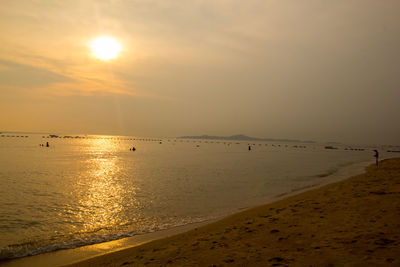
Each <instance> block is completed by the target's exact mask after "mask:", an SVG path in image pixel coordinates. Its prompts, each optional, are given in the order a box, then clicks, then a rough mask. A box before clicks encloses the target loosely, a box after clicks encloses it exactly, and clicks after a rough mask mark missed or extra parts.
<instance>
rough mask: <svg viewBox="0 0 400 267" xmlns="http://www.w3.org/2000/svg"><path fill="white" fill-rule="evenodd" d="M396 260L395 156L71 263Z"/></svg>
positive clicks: (398, 189)
mask: <svg viewBox="0 0 400 267" xmlns="http://www.w3.org/2000/svg"><path fill="white" fill-rule="evenodd" d="M166 265H171V266H226V265H231V266H235V265H238V266H285V265H290V266H311V265H312V266H331V265H332V266H360V265H369V266H375V265H385V266H386V265H393V266H400V159H388V160H384V161H382V162H380V166H379V167H376V166H375V165H371V166H369V167H367V172H366V173H365V174H362V175H358V176H354V177H352V178H349V179H347V180H345V181H341V182H338V183H334V184H329V185H326V186H324V187H321V188H319V189H314V190H310V191H307V192H305V193H301V194H298V195H296V196H292V197H289V198H286V199H284V200H280V201H278V202H274V203H271V204H268V205H265V206H261V207H257V208H253V209H251V210H247V211H244V212H241V213H238V214H235V215H233V216H230V217H227V218H225V219H222V220H221V221H218V222H215V223H212V224H209V225H206V226H203V227H199V228H196V229H194V230H191V231H189V232H186V233H183V234H179V235H175V236H172V237H168V238H164V239H160V240H156V241H152V242H150V243H147V244H144V245H141V246H138V247H133V248H129V249H125V250H121V251H118V252H113V253H109V254H105V255H102V256H99V257H95V258H92V259H89V260H85V261H82V262H78V263H76V264H73V265H70V266H166Z"/></svg>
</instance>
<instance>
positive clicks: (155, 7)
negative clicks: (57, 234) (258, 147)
mask: <svg viewBox="0 0 400 267" xmlns="http://www.w3.org/2000/svg"><path fill="white" fill-rule="evenodd" d="M399 10H400V2H399V1H398V0H385V1H376V0H374V1H372V0H339V1H316V0H304V1H289V0H279V1H278V0H273V1H272V0H254V1H238V0H237V1H228V0H213V1H211V0H210V1H199V0H188V1H171V0H159V1H151V0H141V1H139V0H136V1H135V0H125V1H124V0H108V1H106V0H104V1H94V0H93V1H92V0H85V1H78V0H69V1H53V0H47V1H43V0H36V1H33V0H30V1H28V0H2V3H1V5H0V44H1V45H0V114H1V116H0V131H6V130H15V131H50V132H54V133H98V134H122V135H124V134H125V135H141V136H180V135H200V134H210V135H231V134H236V133H244V134H247V135H251V136H258V137H270V138H292V139H303V140H316V141H342V142H347V143H376V144H400V124H399V123H398V114H400V105H399V103H398V102H399V99H400V53H399V52H398V50H399V47H400V16H398V11H399ZM103 35H107V36H112V37H113V38H115V39H116V40H118V42H119V43H120V45H121V47H122V50H121V52H120V53H119V55H118V57H116V58H115V59H112V60H109V61H103V60H100V59H98V58H95V57H94V56H93V55H92V52H91V50H90V43H91V42H92V41H93V39H95V38H96V37H98V36H103Z"/></svg>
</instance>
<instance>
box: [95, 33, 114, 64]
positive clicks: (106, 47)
mask: <svg viewBox="0 0 400 267" xmlns="http://www.w3.org/2000/svg"><path fill="white" fill-rule="evenodd" d="M90 48H91V50H92V53H93V56H95V57H96V58H99V59H101V60H110V59H113V58H116V57H117V56H118V54H119V52H120V51H121V45H120V44H119V43H118V42H117V40H115V39H114V38H112V37H109V36H101V37H98V38H96V39H94V40H93V42H92V43H91V44H90Z"/></svg>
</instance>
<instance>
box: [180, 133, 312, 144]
mask: <svg viewBox="0 0 400 267" xmlns="http://www.w3.org/2000/svg"><path fill="white" fill-rule="evenodd" d="M178 138H183V139H212V140H234V141H262V142H297V143H315V142H314V141H302V140H292V139H274V138H256V137H250V136H246V135H243V134H237V135H232V136H212V135H200V136H181V137H178Z"/></svg>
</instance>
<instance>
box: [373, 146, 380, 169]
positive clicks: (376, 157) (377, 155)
mask: <svg viewBox="0 0 400 267" xmlns="http://www.w3.org/2000/svg"><path fill="white" fill-rule="evenodd" d="M374 151H375V154H374V157H375V159H376V166H378V161H379V152H378V150H376V149H375V150H374Z"/></svg>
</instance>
